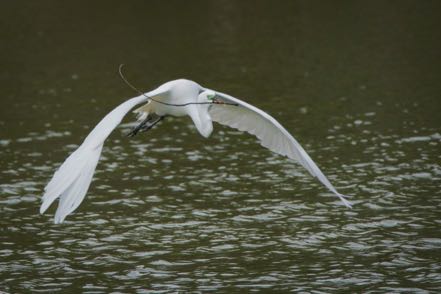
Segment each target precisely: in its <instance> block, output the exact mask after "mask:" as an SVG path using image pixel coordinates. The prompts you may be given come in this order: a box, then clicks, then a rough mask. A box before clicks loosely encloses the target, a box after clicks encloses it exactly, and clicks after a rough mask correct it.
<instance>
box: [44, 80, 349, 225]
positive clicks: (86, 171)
mask: <svg viewBox="0 0 441 294" xmlns="http://www.w3.org/2000/svg"><path fill="white" fill-rule="evenodd" d="M145 102H147V103H146V104H145V105H144V106H142V107H140V108H138V109H136V110H135V112H136V113H138V117H139V119H140V120H141V121H143V120H147V119H148V118H149V117H151V116H152V115H157V116H159V117H161V118H162V117H165V116H168V115H172V116H184V115H188V116H190V117H191V119H192V120H193V123H194V124H195V126H196V128H197V129H198V131H199V133H200V134H201V135H203V136H204V137H209V136H210V134H211V132H212V131H213V123H212V121H215V122H218V123H220V124H222V125H226V126H229V127H232V128H235V129H238V130H240V131H246V132H248V133H250V134H253V135H255V136H256V137H257V138H258V139H259V141H260V143H261V145H262V146H264V147H266V148H268V149H269V150H271V151H273V152H275V153H278V154H281V155H284V156H287V157H288V158H291V159H294V160H296V161H298V162H299V163H300V164H301V165H302V166H303V167H304V168H306V169H307V170H308V171H309V173H310V174H311V175H312V176H314V177H317V179H318V180H319V181H320V182H321V183H322V184H323V185H325V186H326V187H327V188H328V189H329V190H330V191H331V192H333V193H334V194H335V195H336V196H338V197H339V198H340V199H341V201H342V202H343V203H344V204H345V205H346V206H347V207H351V204H350V203H349V202H348V201H347V200H346V199H345V198H344V196H343V195H342V194H340V193H338V192H337V190H336V189H335V188H334V186H333V185H332V184H331V183H330V182H329V180H328V179H327V178H326V176H325V175H324V174H323V173H322V172H321V170H320V169H319V168H318V166H317V165H316V164H315V163H314V161H312V159H311V158H310V157H309V155H308V154H307V153H306V151H305V150H304V149H303V148H302V146H300V144H299V143H298V142H297V141H296V140H295V139H294V138H293V137H292V136H291V134H289V133H288V131H286V129H285V128H283V127H282V126H281V125H280V124H279V123H278V122H277V121H276V120H275V119H274V118H273V117H271V116H270V115H268V114H267V113H265V112H263V111H262V110H260V109H258V108H256V107H254V106H252V105H250V104H248V103H246V102H244V101H241V100H239V99H237V98H234V97H232V96H230V95H227V94H224V93H221V92H216V91H213V90H210V89H207V88H203V87H201V86H200V85H199V84H197V83H195V82H193V81H189V80H184V79H181V80H175V81H170V82H167V83H165V84H163V85H161V86H160V87H158V88H157V89H155V90H153V91H151V92H148V93H145V94H143V95H141V96H138V97H135V98H132V99H130V100H128V101H126V102H124V103H122V104H121V105H119V106H118V107H117V108H115V109H114V110H113V111H111V112H110V113H109V114H107V115H106V116H105V117H104V118H103V119H102V120H101V121H100V122H99V123H98V125H97V126H96V127H95V128H94V129H93V130H92V132H91V133H90V134H89V135H88V136H87V137H86V139H85V140H84V142H83V143H82V144H81V146H80V147H78V149H77V150H76V151H75V152H73V153H72V154H71V155H70V156H69V157H68V158H67V159H66V160H65V161H64V163H63V164H62V165H61V166H60V168H59V169H58V170H57V171H56V172H55V174H54V176H53V178H52V179H51V181H50V182H49V183H48V184H47V186H46V187H45V193H44V196H43V203H42V205H41V208H40V213H44V212H45V211H46V209H47V208H48V207H49V206H50V205H51V204H52V203H53V202H54V201H55V199H57V198H60V201H59V205H58V208H57V211H56V213H55V220H54V221H55V223H61V222H63V220H64V219H65V218H66V216H67V215H69V214H70V213H72V212H73V211H74V210H75V209H76V208H77V207H78V206H79V205H80V204H81V202H82V201H83V199H84V196H85V195H86V193H87V190H88V188H89V185H90V183H91V181H92V177H93V173H94V171H95V168H96V165H97V163H98V160H99V157H100V155H101V150H102V147H103V144H104V141H105V139H106V138H107V137H108V136H109V135H110V133H111V132H112V131H113V130H114V129H115V128H116V126H117V125H118V124H119V123H120V122H121V120H122V119H123V117H124V116H125V115H126V114H127V113H128V112H129V111H130V110H131V109H132V108H133V107H135V106H136V105H138V104H141V103H145Z"/></svg>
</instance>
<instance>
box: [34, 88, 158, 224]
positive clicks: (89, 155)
mask: <svg viewBox="0 0 441 294" xmlns="http://www.w3.org/2000/svg"><path fill="white" fill-rule="evenodd" d="M154 91H155V90H154ZM154 91H152V92H154ZM148 94H149V93H147V96H148ZM147 100H148V98H147V97H146V96H138V97H135V98H132V99H130V100H127V101H126V102H124V103H122V104H121V105H119V106H118V107H116V108H115V109H114V110H112V111H111V112H110V113H109V114H107V115H106V116H105V117H104V118H103V119H102V120H101V121H100V122H99V123H98V125H97V126H96V127H95V128H94V129H93V130H92V132H90V134H89V135H88V136H87V137H86V139H85V140H84V142H83V143H82V144H81V146H80V147H78V149H77V150H76V151H75V152H73V153H72V154H71V155H70V156H69V157H68V158H67V159H66V160H65V161H64V163H63V164H62V165H61V166H60V168H59V169H58V170H57V171H56V172H55V174H54V176H53V178H52V179H51V180H50V182H49V183H48V184H47V186H46V187H45V189H44V190H45V193H44V196H43V198H42V200H43V203H42V204H41V207H40V213H44V212H45V211H46V210H47V208H48V207H49V206H50V205H51V204H52V203H53V202H54V201H55V200H56V199H57V198H60V202H59V205H58V208H57V212H56V214H55V223H61V222H63V220H64V219H65V218H66V216H67V215H69V214H70V213H72V212H73V211H74V210H75V209H76V208H77V207H78V206H79V205H80V203H81V202H82V201H83V199H84V196H85V195H86V193H87V190H88V188H89V185H90V183H91V182H92V178H93V173H94V171H95V168H96V165H97V163H98V160H99V158H100V155H101V150H102V147H103V144H104V141H105V139H106V138H107V137H108V136H109V135H110V133H111V132H112V131H113V130H114V129H115V128H116V126H117V125H118V124H119V123H120V122H121V120H122V119H123V117H124V116H125V115H126V114H127V112H129V111H130V109H132V108H133V107H134V106H135V105H137V104H140V103H143V102H145V101H147Z"/></svg>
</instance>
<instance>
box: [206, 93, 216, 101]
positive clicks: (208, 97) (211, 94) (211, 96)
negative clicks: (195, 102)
mask: <svg viewBox="0 0 441 294" xmlns="http://www.w3.org/2000/svg"><path fill="white" fill-rule="evenodd" d="M214 97H216V94H214V93H210V94H207V99H208V100H213V99H214Z"/></svg>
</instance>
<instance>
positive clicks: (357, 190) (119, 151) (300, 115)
mask: <svg viewBox="0 0 441 294" xmlns="http://www.w3.org/2000/svg"><path fill="white" fill-rule="evenodd" d="M1 6H2V9H1V10H0V11H1V12H0V14H1V18H0V37H1V40H2V42H1V44H2V45H1V46H0V61H1V62H0V64H1V69H0V86H1V100H0V101H1V104H2V105H1V106H2V107H1V108H0V126H1V136H0V163H1V168H0V177H1V178H0V179H1V181H0V193H1V194H0V211H1V218H0V230H1V234H0V291H5V292H11V293H24V292H66V291H70V292H83V293H109V292H112V291H113V292H115V293H125V292H138V293H145V292H150V291H154V292H158V293H160V292H177V291H196V292H247V291H281V292H288V291H293V292H303V293H328V292H336V291H337V290H338V291H346V292H364V293H399V292H407V293H430V292H432V293H435V292H439V291H440V290H441V258H440V256H441V255H440V248H441V235H440V228H441V220H440V212H439V208H440V206H441V197H440V196H441V193H440V184H441V166H440V162H441V160H440V144H441V128H440V126H441V116H440V110H441V107H440V104H441V102H440V101H441V100H440V99H441V97H440V93H441V83H440V82H439V81H440V77H441V70H440V68H441V62H440V58H439V56H440V55H439V52H441V30H440V28H441V19H440V18H439V13H438V11H440V8H441V7H440V4H439V2H437V1H424V2H416V1H409V2H407V1H399V2H398V1H396V2H395V1H389V2H369V3H365V2H338V3H337V2H333V3H332V4H331V3H329V4H319V3H312V2H303V1H299V2H297V1H278V2H277V3H274V2H270V1H268V2H265V1H252V2H249V1H240V2H239V1H236V2H235V1H212V2H207V1H196V2H194V1H191V2H188V1H185V2H183V1H179V2H178V1H176V2H175V1H171V2H170V1H161V2H159V1H157V2H156V1H151V2H130V3H121V4H119V5H115V6H113V5H112V6H111V5H109V3H107V2H103V3H82V4H81V3H79V2H75V3H61V2H55V1H38V2H25V1H8V2H4V3H3V4H2V5H1ZM120 63H125V64H126V75H127V77H128V78H129V79H130V80H131V81H132V82H133V83H134V84H135V85H137V86H138V87H139V88H142V89H144V90H146V91H147V90H150V89H152V88H154V87H156V86H158V85H159V84H161V83H163V82H165V81H168V80H171V79H175V78H180V77H186V78H189V79H193V80H196V81H198V82H199V83H201V84H202V85H204V86H207V87H210V88H213V89H219V90H222V91H223V92H226V93H229V94H231V95H234V96H236V97H238V98H241V99H244V100H246V101H248V102H250V103H252V104H254V105H256V106H258V107H260V108H262V109H264V110H266V111H268V112H269V113H270V114H272V115H273V116H275V117H276V118H277V119H278V120H279V121H280V122H281V123H282V124H283V125H284V126H285V127H286V128H287V129H288V130H289V131H291V132H292V133H293V134H294V136H295V137H296V138H297V139H298V140H299V141H300V143H301V144H302V145H303V146H304V147H305V149H306V150H307V151H308V152H309V153H310V155H311V156H312V158H313V159H314V160H315V161H316V162H317V163H318V165H319V166H320V167H321V168H322V170H323V171H324V173H325V174H326V175H328V177H329V178H330V179H331V181H332V182H333V183H334V184H335V186H336V187H338V189H339V191H341V192H342V193H344V194H348V195H350V196H351V201H352V202H353V204H354V209H352V210H348V209H345V208H344V207H343V206H342V205H341V203H340V202H339V201H338V199H336V197H334V196H333V195H332V194H330V193H329V192H328V191H326V189H325V188H323V187H322V186H321V185H320V183H318V182H317V181H316V180H314V179H312V178H311V177H310V176H309V175H308V174H307V172H306V171H305V170H303V169H302V168H301V167H300V166H299V165H297V164H294V163H292V162H291V161H289V160H287V159H285V158H283V157H280V156H277V155H274V154H272V153H270V152H269V151H267V150H265V149H262V148H261V147H260V145H259V144H258V143H256V139H255V138H253V137H251V136H249V135H247V134H242V133H240V132H237V131H235V130H231V129H228V128H225V127H222V126H220V125H216V126H215V132H214V133H213V135H212V137H211V138H210V139H208V140H207V139H204V138H202V137H201V136H200V135H199V134H198V133H197V131H196V130H195V128H194V127H193V126H192V125H191V121H190V119H185V118H183V119H169V120H168V121H165V122H164V123H161V125H160V127H158V128H157V129H154V130H152V131H151V132H150V133H148V134H143V135H140V136H137V137H135V138H133V139H128V138H126V137H125V134H126V133H127V132H128V131H129V130H130V128H131V126H132V125H133V124H132V122H133V121H134V119H133V117H132V116H131V115H129V116H128V117H127V118H126V120H125V121H124V124H123V125H122V126H121V127H120V128H118V129H116V130H115V132H114V133H113V134H112V135H111V137H110V138H109V139H108V140H107V142H106V144H105V147H104V149H103V155H102V158H101V161H100V163H99V165H98V168H97V172H96V174H95V178H94V181H93V183H92V186H91V189H90V190H89V193H88V195H87V198H86V200H85V201H84V203H83V204H82V205H81V206H80V208H79V209H78V210H77V211H76V212H75V213H74V214H73V215H70V216H69V217H68V218H67V220H66V222H65V223H63V224H61V225H54V224H53V222H52V218H53V214H54V211H55V207H53V208H51V209H50V210H49V212H48V213H47V214H45V215H43V216H41V215H39V214H38V209H39V205H40V198H41V195H42V190H43V188H44V186H45V184H46V183H47V182H48V180H49V179H50V178H51V176H52V174H53V172H54V170H55V169H56V168H57V167H58V166H59V165H60V163H61V162H62V161H63V160H64V159H65V158H66V156H67V155H68V154H69V153H70V152H72V151H73V150H74V149H75V148H76V147H77V146H78V144H80V143H81V141H82V139H83V138H84V137H85V136H86V135H87V133H88V132H89V131H90V129H91V128H92V127H93V126H94V125H95V124H96V123H97V122H98V121H99V120H100V119H101V118H102V117H103V116H104V115H105V114H106V113H107V112H109V111H110V110H111V109H112V108H113V107H115V106H116V105H117V104H119V103H121V102H122V101H124V100H125V99H127V98H129V97H132V96H135V95H136V93H133V92H132V91H131V90H130V89H129V88H128V87H126V86H125V85H124V83H123V82H122V81H121V80H120V78H119V77H118V75H117V68H118V65H119V64H120Z"/></svg>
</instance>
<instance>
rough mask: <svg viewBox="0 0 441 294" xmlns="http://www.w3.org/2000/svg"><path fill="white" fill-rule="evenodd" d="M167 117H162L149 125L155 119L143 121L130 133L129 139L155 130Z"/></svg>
mask: <svg viewBox="0 0 441 294" xmlns="http://www.w3.org/2000/svg"><path fill="white" fill-rule="evenodd" d="M164 117H165V116H160V117H158V118H157V119H155V120H154V121H153V122H151V123H149V122H150V121H151V120H152V119H153V118H152V117H148V118H146V119H145V120H143V121H142V122H141V123H140V124H139V125H137V126H136V127H135V128H134V129H133V130H132V131H131V132H130V133H128V134H127V136H128V137H134V136H136V135H137V134H138V133H139V132H147V131H148V130H150V129H151V128H153V127H154V126H155V125H156V124H157V123H159V122H160V121H161V120H163V119H164Z"/></svg>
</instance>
